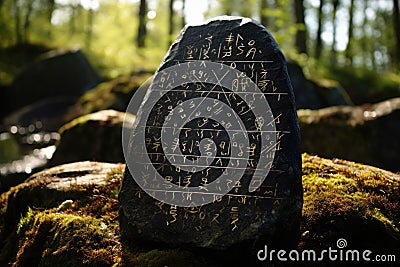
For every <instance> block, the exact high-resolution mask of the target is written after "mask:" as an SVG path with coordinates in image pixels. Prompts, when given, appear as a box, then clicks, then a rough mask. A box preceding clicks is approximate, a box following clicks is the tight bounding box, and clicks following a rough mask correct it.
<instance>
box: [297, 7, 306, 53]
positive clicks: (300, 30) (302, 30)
mask: <svg viewBox="0 0 400 267" xmlns="http://www.w3.org/2000/svg"><path fill="white" fill-rule="evenodd" d="M294 10H295V17H296V27H297V32H296V41H295V46H296V49H297V52H299V53H304V54H307V28H306V22H305V20H304V1H303V0H294Z"/></svg>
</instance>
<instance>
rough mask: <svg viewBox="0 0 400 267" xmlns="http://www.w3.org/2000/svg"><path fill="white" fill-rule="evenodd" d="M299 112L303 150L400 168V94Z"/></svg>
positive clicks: (384, 166)
mask: <svg viewBox="0 0 400 267" xmlns="http://www.w3.org/2000/svg"><path fill="white" fill-rule="evenodd" d="M298 115H299V120H300V126H301V136H302V144H301V145H302V150H303V151H304V152H308V153H312V154H317V155H320V156H323V157H328V158H334V157H335V158H343V159H347V160H353V161H357V162H362V163H366V164H370V165H374V166H378V167H380V168H384V169H387V170H391V171H399V170H400V161H399V159H400V140H399V136H400V98H393V99H390V100H387V101H384V102H380V103H377V104H374V105H369V106H367V105H364V106H355V107H329V108H324V109H320V110H299V111H298Z"/></svg>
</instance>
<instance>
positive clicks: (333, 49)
mask: <svg viewBox="0 0 400 267" xmlns="http://www.w3.org/2000/svg"><path fill="white" fill-rule="evenodd" d="M332 4H333V11H332V24H333V40H332V48H331V53H332V61H331V62H332V64H334V65H335V64H336V58H337V54H336V29H337V25H336V13H337V10H338V7H339V5H340V1H339V0H333V3H332Z"/></svg>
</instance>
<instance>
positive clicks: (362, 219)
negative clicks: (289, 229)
mask: <svg viewBox="0 0 400 267" xmlns="http://www.w3.org/2000/svg"><path fill="white" fill-rule="evenodd" d="M303 187H304V206H303V207H304V208H303V221H302V232H303V236H302V241H301V243H300V245H299V246H300V248H313V249H321V250H322V249H327V248H328V247H329V246H331V247H336V241H337V240H338V239H339V238H344V239H346V240H347V242H348V245H349V247H351V248H353V249H362V248H363V249H370V250H372V251H373V252H383V253H386V254H387V253H389V252H392V253H398V252H399V251H398V248H399V247H400V212H399V211H400V175H398V174H394V173H391V172H389V171H384V170H382V169H378V168H375V167H371V166H367V165H362V164H357V163H354V162H349V161H344V160H340V159H334V160H327V159H323V158H319V157H317V156H310V155H307V154H303ZM396 250H397V251H396ZM399 256H400V255H399Z"/></svg>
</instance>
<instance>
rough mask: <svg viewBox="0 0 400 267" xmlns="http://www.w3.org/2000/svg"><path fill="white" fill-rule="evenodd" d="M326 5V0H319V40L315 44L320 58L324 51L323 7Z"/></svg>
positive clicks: (316, 54)
mask: <svg viewBox="0 0 400 267" xmlns="http://www.w3.org/2000/svg"><path fill="white" fill-rule="evenodd" d="M323 6H324V0H319V7H318V30H317V40H316V44H315V57H316V58H317V59H319V58H320V57H321V53H322V22H323V16H324V14H323V12H322V8H323Z"/></svg>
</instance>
